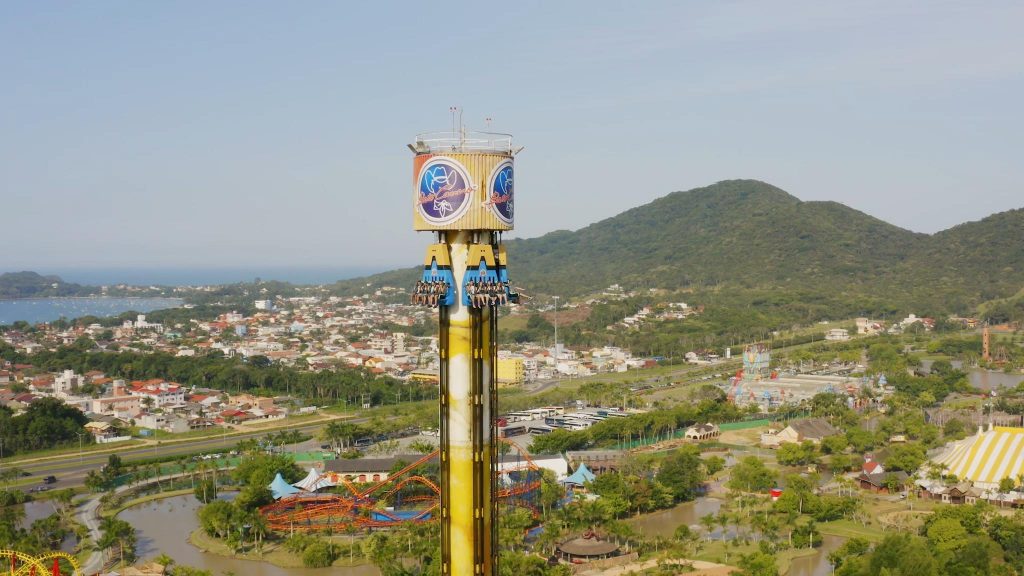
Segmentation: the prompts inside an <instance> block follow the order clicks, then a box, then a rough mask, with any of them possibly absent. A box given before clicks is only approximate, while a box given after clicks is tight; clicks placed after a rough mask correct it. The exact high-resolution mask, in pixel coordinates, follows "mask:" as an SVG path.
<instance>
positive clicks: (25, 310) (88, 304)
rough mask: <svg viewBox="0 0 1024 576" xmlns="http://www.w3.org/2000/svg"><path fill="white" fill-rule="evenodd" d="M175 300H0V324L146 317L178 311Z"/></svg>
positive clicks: (177, 302) (179, 302)
mask: <svg viewBox="0 0 1024 576" xmlns="http://www.w3.org/2000/svg"><path fill="white" fill-rule="evenodd" d="M181 304H182V300H180V299H178V298H24V299H18V300H0V324H13V323H14V322H16V321H18V320H24V321H25V322H28V323H30V324H35V323H38V322H52V321H54V320H58V319H60V318H61V317H63V318H67V319H68V320H70V319H72V318H80V317H82V316H116V315H118V314H121V313H123V312H128V311H129V310H134V311H136V312H141V313H146V312H151V311H153V310H162V309H165V308H177V307H178V306H181Z"/></svg>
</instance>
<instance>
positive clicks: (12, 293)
mask: <svg viewBox="0 0 1024 576" xmlns="http://www.w3.org/2000/svg"><path fill="white" fill-rule="evenodd" d="M96 292H97V290H96V288H93V287H91V286H82V285H80V284H73V283H70V282H65V281H63V280H61V279H60V277H59V276H42V275H40V274H37V273H35V272H5V273H3V274H0V298H47V297H51V296H89V295H92V294H95V293H96Z"/></svg>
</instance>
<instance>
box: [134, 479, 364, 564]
mask: <svg viewBox="0 0 1024 576" xmlns="http://www.w3.org/2000/svg"><path fill="white" fill-rule="evenodd" d="M199 506H200V503H199V502H198V501H197V500H196V499H195V497H194V496H192V495H187V496H173V497H171V498H165V499H163V500H155V501H152V502H147V503H145V504H142V505H139V506H135V507H133V508H129V509H128V510H125V511H124V512H121V514H119V515H118V517H119V518H121V519H122V520H125V521H127V522H129V523H131V525H132V526H134V527H135V531H136V535H137V537H138V546H137V547H136V552H137V554H138V556H139V559H140V560H143V561H145V560H149V559H151V558H154V557H156V556H159V555H160V554H161V553H164V554H167V555H168V556H170V557H171V558H174V560H175V561H176V562H177V563H178V564H183V565H186V566H193V567H195V568H202V569H204V570H209V571H211V572H213V573H214V574H226V573H229V572H232V573H235V574H245V576H379V574H380V572H379V571H378V570H377V568H376V567H375V566H373V565H370V564H364V565H361V566H354V567H344V568H280V567H278V566H274V565H273V564H270V563H269V562H256V561H252V560H242V559H239V558H229V557H227V556H220V555H217V554H210V553H207V552H203V551H201V550H199V549H198V548H196V547H195V546H193V545H191V544H189V542H188V537H189V534H191V533H192V531H193V530H195V529H196V528H198V527H199V518H198V516H196V511H197V510H198V509H199Z"/></svg>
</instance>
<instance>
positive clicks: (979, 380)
mask: <svg viewBox="0 0 1024 576" xmlns="http://www.w3.org/2000/svg"><path fill="white" fill-rule="evenodd" d="M950 364H952V365H953V368H956V369H957V370H963V362H961V361H959V360H953V361H952V362H950ZM921 367H922V368H924V369H925V370H931V368H932V361H931V360H922V361H921ZM966 372H967V381H968V382H970V383H971V386H973V387H975V388H977V389H978V390H984V391H986V392H988V391H991V390H999V389H1001V388H1016V387H1017V385H1018V384H1020V383H1021V382H1024V374H1020V373H1015V374H1007V373H1006V372H1000V371H995V370H985V369H983V368H968V369H967V371H966Z"/></svg>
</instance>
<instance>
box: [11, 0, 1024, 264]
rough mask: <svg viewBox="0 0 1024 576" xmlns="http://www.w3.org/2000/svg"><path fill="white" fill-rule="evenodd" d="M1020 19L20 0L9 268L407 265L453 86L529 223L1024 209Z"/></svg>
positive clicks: (904, 10)
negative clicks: (707, 191)
mask: <svg viewBox="0 0 1024 576" xmlns="http://www.w3.org/2000/svg"><path fill="white" fill-rule="evenodd" d="M1021 22H1024V4H1021V3H1020V2H972V3H963V2H944V1H931V2H900V1H879V2H842V3H833V2H819V1H810V0H807V1H791V2H772V3H768V2H756V1H752V2H729V1H723V2H718V1H716V2H633V3H623V2H607V3H606V2H593V1H591V2H517V3H505V4H500V5H499V4H493V3H483V2H471V3H424V2H418V3H387V2H359V3H356V2H353V3H341V2H334V3H328V2H303V3H291V2H288V3H283V2H253V1H247V2H229V1H222V2H162V3H158V2H136V1H125V2H115V1H106V2H78V3H56V2H21V3H13V2H8V3H3V4H2V5H0V74H2V78H3V83H2V85H3V89H2V90H0V213H2V215H3V217H2V220H0V234H2V235H3V238H4V249H3V250H0V271H4V270H10V269H22V268H28V269H54V268H69V267H76V268H82V267H92V266H96V267H105V268H111V267H149V268H153V267H162V266H167V267H217V266H230V267H236V268H237V267H246V266H275V267H282V266H290V267H349V266H359V267H366V266H370V267H380V268H388V267H392V266H396V265H412V264H415V263H416V262H417V261H418V260H419V259H420V258H421V253H422V249H423V247H424V246H425V245H426V244H427V243H428V242H429V237H428V236H427V235H422V236H417V235H416V234H415V233H414V232H412V231H411V207H410V202H409V197H410V190H409V188H410V186H411V175H410V171H411V159H410V156H411V155H410V153H409V152H408V150H407V149H406V148H405V144H406V143H408V142H410V141H412V139H413V137H414V135H415V134H416V133H417V132H422V131H430V130H439V129H445V128H447V127H448V126H450V119H449V115H448V108H449V106H452V105H458V106H461V107H462V108H463V109H464V111H465V113H464V119H465V122H466V124H467V125H468V126H469V127H483V124H484V122H483V119H484V118H485V117H491V118H493V119H494V120H493V123H492V128H494V129H495V130H500V131H506V132H511V133H513V134H514V135H515V137H516V140H517V142H518V143H519V144H521V145H524V146H526V150H525V151H524V152H523V153H522V154H521V155H520V157H519V159H518V161H517V168H516V171H517V174H516V178H517V183H516V184H517V185H516V189H517V199H516V226H517V229H516V232H515V233H514V235H515V236H521V237H532V236H537V235H540V234H543V233H545V232H549V231H551V230H556V229H576V228H579V227H582V226H585V225H586V224H589V223H591V222H594V221H597V220H600V219H603V218H606V217H610V216H612V215H614V214H617V213H619V212H621V211H623V210H625V209H628V208H631V207H634V206H637V205H640V204H643V203H646V202H649V201H650V200H653V199H654V198H657V197H659V196H663V195H664V194H667V193H669V192H672V191H674V190H685V189H690V188H694V187H697V186H703V185H707V184H710V183H713V182H716V181H718V180H723V179H728V178H757V179H761V180H764V181H767V182H770V183H772V184H775V185H777V186H780V187H782V188H784V189H785V190H787V191H789V192H790V193H792V194H794V195H795V196H797V197H799V198H801V199H803V200H835V201H838V202H842V203H844V204H847V205H850V206H852V207H854V208H857V209H859V210H862V211H864V212H867V213H869V214H871V215H873V216H877V217H879V218H882V219H884V220H887V221H889V222H892V223H894V224H897V225H899V226H903V227H905V228H909V229H911V230H915V231H921V232H934V231H937V230H940V229H944V228H947V227H950V226H952V225H955V224H957V223H960V222H964V221H968V220H977V219H980V218H982V217H984V216H986V215H988V214H990V213H993V212H998V211H1002V210H1007V209H1011V208H1019V207H1022V206H1024V193H1022V182H1024V162H1022V161H1021V158H1024V144H1022V136H1021V135H1022V134H1024V119H1022V118H1024V116H1022V114H1021V109H1020V108H1021V106H1020V103H1021V102H1024V35H1021V34H1020V33H1019V30H1020V24H1021ZM736 217H737V218H742V217H743V215H742V214H737V215H736ZM513 260H514V255H513Z"/></svg>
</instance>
